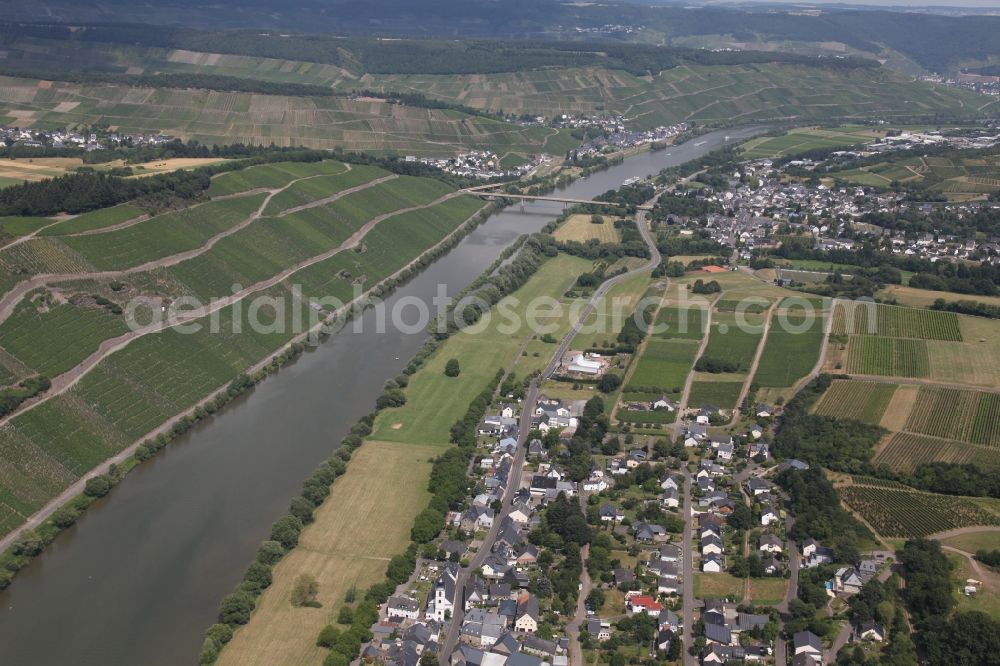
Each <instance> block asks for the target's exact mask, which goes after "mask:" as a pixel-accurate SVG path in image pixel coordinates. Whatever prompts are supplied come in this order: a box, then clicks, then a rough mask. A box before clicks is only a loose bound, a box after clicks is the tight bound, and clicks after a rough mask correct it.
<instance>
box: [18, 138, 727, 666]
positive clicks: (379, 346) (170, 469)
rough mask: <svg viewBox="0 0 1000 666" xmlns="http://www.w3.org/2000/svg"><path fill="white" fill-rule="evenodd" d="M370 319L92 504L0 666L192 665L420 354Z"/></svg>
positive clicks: (441, 280) (421, 286) (472, 241)
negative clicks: (340, 453) (12, 665)
mask: <svg viewBox="0 0 1000 666" xmlns="http://www.w3.org/2000/svg"><path fill="white" fill-rule="evenodd" d="M729 134H731V135H733V137H734V140H735V139H736V138H737V137H736V135H735V133H733V132H729ZM706 136H708V140H707V142H706V143H704V144H702V145H700V146H697V147H695V146H693V145H692V144H690V143H689V144H682V145H677V146H672V147H671V148H670V149H669V150H667V151H666V152H663V151H661V152H656V153H648V152H647V153H643V154H641V155H639V156H637V157H634V158H630V159H629V160H627V161H626V162H625V163H624V164H622V165H620V166H615V167H612V168H610V169H608V170H606V171H601V172H598V173H594V174H592V175H591V176H589V177H588V178H585V179H581V180H578V181H576V182H575V183H573V184H572V185H570V186H569V187H568V188H567V189H565V190H563V191H561V194H563V195H565V196H567V197H573V198H591V197H593V196H595V195H597V194H600V193H602V192H605V191H607V190H609V189H615V188H618V187H620V185H621V183H622V182H623V181H624V180H626V179H628V178H630V177H634V176H640V177H642V176H646V175H648V174H651V173H652V174H655V173H657V172H658V171H659V170H660V169H661V168H663V167H668V166H671V165H673V164H675V163H682V162H686V161H688V160H690V159H696V158H699V157H700V156H702V155H704V154H705V153H707V152H709V151H711V150H712V149H714V148H717V147H719V146H721V145H724V143H725V142H724V139H723V137H724V134H723V133H719V134H718V135H706ZM705 138H706V137H704V136H703V137H702V138H701V139H699V140H698V142H701V141H703V140H705ZM667 153H669V154H667ZM561 209H562V207H561V206H560V205H558V204H552V203H545V202H533V203H528V204H526V205H525V206H524V209H523V210H521V207H520V206H518V207H512V208H509V209H506V210H503V211H501V212H499V213H496V214H494V215H492V216H491V217H490V218H489V220H488V221H487V223H486V224H484V225H482V226H480V227H478V228H477V229H476V230H475V231H473V232H472V233H471V234H469V235H468V236H466V237H465V238H464V239H463V240H462V241H461V242H460V243H459V244H458V245H457V246H456V247H455V249H453V250H451V251H448V252H446V253H444V254H443V255H442V256H441V257H440V258H439V259H437V260H435V261H434V262H433V263H431V264H429V265H428V266H427V267H426V268H424V269H423V270H422V271H421V272H420V273H419V274H418V275H415V276H413V279H411V280H410V281H409V282H408V283H407V284H406V285H400V289H399V290H398V291H397V292H396V293H395V294H394V295H393V296H392V297H391V298H389V299H387V303H386V305H387V307H389V308H392V307H394V306H395V305H396V304H397V303H399V301H400V300H401V299H404V298H405V299H410V298H414V297H416V298H419V299H421V300H423V301H424V302H430V299H431V298H433V297H434V295H435V294H436V291H437V287H438V285H442V284H443V285H447V286H448V287H449V293H457V292H459V291H461V290H462V288H464V287H465V286H466V285H467V284H469V283H471V282H472V281H473V280H474V279H475V278H476V277H477V276H479V275H481V274H482V272H483V269H484V267H486V266H489V265H490V264H491V262H493V261H494V260H495V259H496V258H497V257H498V256H499V255H500V253H501V252H502V251H503V249H504V248H506V247H509V246H510V244H512V243H513V242H514V241H515V240H516V239H517V238H518V237H519V236H521V235H522V234H524V233H530V232H533V231H538V230H539V229H540V228H541V227H542V226H544V225H545V224H546V223H547V222H548V221H550V220H552V219H554V218H556V217H557V216H558V215H559V213H560V212H561ZM375 315H376V313H375V311H371V310H370V311H368V312H367V313H365V314H364V315H362V316H361V318H360V319H359V325H362V328H363V330H362V331H361V332H356V331H355V330H353V327H347V328H346V329H345V330H343V331H341V332H340V333H337V334H336V335H334V336H331V338H330V339H329V341H328V342H327V343H325V344H323V345H321V346H320V347H318V348H316V349H313V350H310V351H307V352H306V353H305V354H303V355H302V356H300V357H299V359H298V360H297V361H296V362H294V363H290V364H288V365H286V366H285V367H284V368H283V370H282V372H280V373H277V374H275V375H272V376H271V378H270V379H269V380H268V381H266V382H261V383H260V384H258V385H257V386H256V387H255V389H254V390H253V391H252V392H249V393H247V394H244V395H243V396H241V397H240V398H237V399H236V400H234V401H233V403H232V404H231V406H230V407H229V408H228V409H227V410H226V413H225V414H224V415H221V416H219V417H211V418H207V419H204V420H202V421H200V422H199V423H198V424H197V425H196V426H194V427H193V428H192V429H191V431H190V432H188V433H187V434H186V435H184V436H182V437H179V438H178V439H176V440H175V441H174V442H173V443H172V444H171V445H170V446H168V447H166V448H165V449H163V451H161V452H160V453H159V454H158V455H157V456H155V457H154V458H153V459H152V460H150V461H148V462H147V463H146V464H143V465H139V466H138V467H137V468H136V469H135V470H134V471H132V472H131V473H130V474H128V476H127V477H126V478H125V479H124V480H123V481H122V482H121V483H120V484H119V485H118V486H117V487H116V488H115V490H114V491H113V495H114V497H113V498H112V500H111V501H104V500H101V501H98V502H96V503H95V504H94V505H93V506H92V507H91V509H90V510H88V511H87V512H86V513H85V514H84V515H83V516H82V517H81V519H80V521H79V522H78V524H77V525H76V526H74V527H71V528H69V529H68V530H67V531H66V532H64V534H63V535H62V537H60V539H58V540H57V542H56V547H54V548H50V549H48V550H47V551H46V552H45V553H43V554H42V555H41V556H40V557H39V558H37V559H36V561H35V562H33V563H32V564H31V565H30V566H29V567H27V568H26V569H25V570H24V571H22V572H21V573H20V574H19V577H18V580H17V582H16V584H15V585H12V586H11V588H10V589H8V590H6V591H5V592H3V593H0V644H3V645H4V646H5V654H6V655H7V656H8V657H10V658H11V659H13V660H15V661H16V660H18V659H20V660H21V661H22V662H30V663H34V664H38V665H40V666H47V665H49V664H53V665H55V664H63V663H68V662H72V663H79V664H102V666H103V665H108V664H133V663H144V664H147V666H160V665H162V666H167V665H170V666H172V665H173V664H176V663H179V662H183V661H185V660H187V659H191V658H192V657H193V655H196V654H197V653H198V650H199V648H200V646H201V643H202V640H203V632H204V629H205V627H206V626H208V625H209V624H211V623H212V622H213V621H214V617H215V615H216V612H217V611H216V608H217V605H218V601H219V599H220V598H221V597H222V596H224V595H225V594H226V593H227V592H229V591H230V590H232V589H233V587H234V586H235V585H236V584H237V582H238V581H239V580H240V578H241V576H242V574H243V571H242V568H241V567H242V564H243V563H246V562H249V561H251V560H252V559H253V553H254V551H255V549H256V547H257V545H258V544H259V543H260V541H261V540H262V539H265V538H267V535H268V533H269V530H270V525H271V524H272V523H273V522H274V520H275V519H277V518H278V517H279V516H281V515H283V514H285V513H286V512H287V509H288V500H289V498H291V497H293V496H295V495H296V494H297V493H298V492H299V490H300V488H301V484H302V480H303V479H305V478H307V477H309V475H310V474H311V473H312V472H313V470H314V469H315V468H316V466H317V464H318V463H319V462H320V461H322V460H325V459H327V458H328V457H329V456H330V453H331V450H332V447H333V446H334V443H335V442H336V441H338V440H339V439H340V438H341V437H343V436H345V435H346V434H347V432H348V428H349V427H350V425H351V424H352V423H354V422H355V421H356V420H357V418H358V417H359V415H361V414H364V413H366V412H368V411H370V409H371V405H372V404H373V402H374V401H375V399H376V397H377V396H378V395H379V393H381V391H382V384H383V382H384V381H385V380H386V379H387V378H391V377H394V376H396V375H398V374H399V373H400V372H401V371H402V370H403V369H404V368H405V367H406V365H407V359H409V358H411V357H412V356H413V355H414V354H415V353H416V352H417V350H418V349H419V347H420V346H421V345H422V344H423V341H424V339H425V336H426V332H425V331H423V330H422V331H420V332H419V333H416V334H411V333H405V332H402V331H398V330H389V331H387V332H386V333H385V334H380V335H372V334H370V333H367V331H370V330H373V329H372V328H370V327H371V326H373V325H374V322H375V319H376V316H375ZM544 344H545V343H542V342H540V341H537V340H536V341H532V342H531V344H530V345H529V346H528V347H527V350H528V353H529V356H528V357H524V360H523V362H522V365H523V367H529V366H531V365H532V364H536V363H538V362H539V359H538V358H535V357H534V356H533V355H532V354H533V353H534V351H541V347H542V345H544ZM536 347H537V349H536ZM518 372H519V373H520V372H521V371H518ZM481 388H482V387H478V388H477V391H478V390H481ZM338 482H339V481H338ZM109 544H113V547H110V546H109ZM233 563H239V566H234V564H233ZM151 600H154V601H155V603H153V604H152V605H151ZM53 623H55V624H58V625H59V626H61V627H64V630H63V632H64V640H62V641H58V642H53V641H49V640H46V639H45V638H44V636H43V632H44V627H46V626H51V625H52V624H53Z"/></svg>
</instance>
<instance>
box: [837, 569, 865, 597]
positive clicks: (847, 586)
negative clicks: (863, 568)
mask: <svg viewBox="0 0 1000 666" xmlns="http://www.w3.org/2000/svg"><path fill="white" fill-rule="evenodd" d="M864 584H865V581H864V580H863V579H862V578H861V575H860V574H859V573H858V572H857V570H856V569H855V568H854V567H841V568H840V569H837V571H836V573H834V574H833V592H834V593H835V594H857V593H858V592H860V591H861V588H862V587H863V586H864Z"/></svg>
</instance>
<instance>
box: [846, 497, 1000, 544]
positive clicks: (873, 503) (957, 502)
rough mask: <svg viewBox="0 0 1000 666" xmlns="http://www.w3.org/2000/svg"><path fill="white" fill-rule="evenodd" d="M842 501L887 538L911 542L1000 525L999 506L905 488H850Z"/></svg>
mask: <svg viewBox="0 0 1000 666" xmlns="http://www.w3.org/2000/svg"><path fill="white" fill-rule="evenodd" d="M838 491H839V492H840V496H841V498H842V499H843V500H844V502H845V503H846V504H847V505H848V506H849V507H850V508H851V509H852V510H853V511H856V512H857V513H858V514H859V515H861V517H862V518H864V519H865V521H867V522H868V524H869V525H871V526H872V527H873V528H874V529H875V531H876V532H878V533H879V534H881V535H882V536H884V537H892V538H904V539H912V538H918V537H925V536H927V535H929V534H934V533H936V532H943V531H945V530H951V529H955V528H958V527H969V526H972V525H1000V513H998V511H997V508H996V505H992V504H988V503H985V502H982V501H976V500H974V499H971V498H967V497H953V496H949V495H935V494H932V493H924V492H918V491H914V490H910V489H908V488H907V487H906V486H901V487H887V486H886V485H885V484H880V485H879V486H874V485H848V486H841V487H840V488H838Z"/></svg>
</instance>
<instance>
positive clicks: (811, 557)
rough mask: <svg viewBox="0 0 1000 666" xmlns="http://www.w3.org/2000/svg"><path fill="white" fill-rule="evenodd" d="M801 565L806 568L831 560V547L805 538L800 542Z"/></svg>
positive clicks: (827, 562)
mask: <svg viewBox="0 0 1000 666" xmlns="http://www.w3.org/2000/svg"><path fill="white" fill-rule="evenodd" d="M802 557H803V558H804V559H803V562H802V566H803V567H805V568H806V569H812V568H813V567H818V566H819V565H821V564H829V563H830V562H833V549H832V548H827V547H826V546H822V545H820V543H819V542H818V541H816V540H815V539H806V540H805V542H804V543H803V544H802Z"/></svg>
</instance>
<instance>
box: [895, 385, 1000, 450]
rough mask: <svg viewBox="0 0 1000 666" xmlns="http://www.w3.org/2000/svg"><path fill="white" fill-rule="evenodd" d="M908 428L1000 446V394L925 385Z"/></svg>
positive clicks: (933, 434)
mask: <svg viewBox="0 0 1000 666" xmlns="http://www.w3.org/2000/svg"><path fill="white" fill-rule="evenodd" d="M905 430H907V431H910V432H915V433H920V434H924V435H932V436H934V437H941V438H944V439H956V440H960V441H963V442H971V443H973V444H981V445H984V446H991V447H1000V394H998V393H986V392H981V391H962V390H957V389H948V388H939V387H932V386H922V387H921V388H920V391H919V393H918V394H917V401H916V404H914V406H913V409H912V410H911V411H910V416H909V419H907V422H906V427H905Z"/></svg>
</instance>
